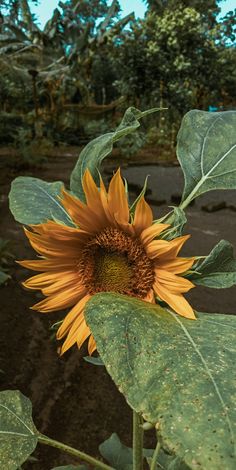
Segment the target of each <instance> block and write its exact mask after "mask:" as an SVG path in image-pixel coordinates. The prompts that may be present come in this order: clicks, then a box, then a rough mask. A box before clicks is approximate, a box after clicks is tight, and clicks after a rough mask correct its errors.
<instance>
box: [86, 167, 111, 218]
mask: <svg viewBox="0 0 236 470" xmlns="http://www.w3.org/2000/svg"><path fill="white" fill-rule="evenodd" d="M83 189H84V192H85V196H86V201H87V205H88V207H89V208H90V209H92V210H93V211H95V212H96V215H97V216H98V217H99V220H100V222H101V227H102V226H103V227H105V226H106V225H107V224H108V219H107V216H106V211H105V210H104V207H103V204H102V200H101V191H99V189H98V187H97V186H96V184H95V182H94V179H93V177H92V175H91V173H90V172H89V170H87V169H86V170H85V173H84V176H83Z"/></svg>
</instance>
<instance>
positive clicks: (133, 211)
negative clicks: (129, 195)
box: [129, 176, 148, 217]
mask: <svg viewBox="0 0 236 470" xmlns="http://www.w3.org/2000/svg"><path fill="white" fill-rule="evenodd" d="M147 183H148V176H146V178H145V181H144V185H143V189H142V191H141V192H140V194H139V195H138V197H137V198H136V199H135V201H134V202H133V204H132V206H131V207H130V208H129V212H130V215H131V216H132V217H134V214H135V209H136V206H137V204H138V202H139V201H140V199H141V198H142V197H144V196H145V193H146V190H147Z"/></svg>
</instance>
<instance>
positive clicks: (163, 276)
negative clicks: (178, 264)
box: [155, 268, 195, 294]
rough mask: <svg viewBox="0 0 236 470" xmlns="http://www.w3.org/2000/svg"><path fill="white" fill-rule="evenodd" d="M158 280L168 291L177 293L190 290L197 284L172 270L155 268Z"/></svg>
mask: <svg viewBox="0 0 236 470" xmlns="http://www.w3.org/2000/svg"><path fill="white" fill-rule="evenodd" d="M155 274H156V280H157V281H158V282H159V283H160V284H162V285H163V286H164V287H165V288H166V289H167V290H168V291H170V292H173V293H175V294H178V293H182V292H188V291H189V290H190V289H192V288H193V287H195V285H194V284H193V283H192V282H191V281H189V280H188V279H185V278H184V277H181V276H176V274H173V273H171V272H168V271H165V270H164V269H159V268H156V269H155Z"/></svg>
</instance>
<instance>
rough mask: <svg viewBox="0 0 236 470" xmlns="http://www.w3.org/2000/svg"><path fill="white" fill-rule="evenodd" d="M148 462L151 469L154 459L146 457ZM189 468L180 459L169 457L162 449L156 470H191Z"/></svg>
mask: <svg viewBox="0 0 236 470" xmlns="http://www.w3.org/2000/svg"><path fill="white" fill-rule="evenodd" d="M146 460H147V462H148V465H149V467H150V468H151V462H152V458H151V457H146ZM189 468H190V467H189V466H187V465H185V464H184V463H183V461H182V460H181V459H180V458H179V457H173V456H172V455H168V454H166V453H165V452H163V450H162V449H160V451H159V453H158V458H157V464H156V468H155V470H189Z"/></svg>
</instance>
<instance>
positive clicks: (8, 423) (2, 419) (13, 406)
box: [0, 390, 37, 470]
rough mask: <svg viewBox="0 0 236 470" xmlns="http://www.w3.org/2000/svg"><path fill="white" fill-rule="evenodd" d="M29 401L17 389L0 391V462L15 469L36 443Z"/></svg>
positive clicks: (9, 469) (11, 469) (8, 469)
mask: <svg viewBox="0 0 236 470" xmlns="http://www.w3.org/2000/svg"><path fill="white" fill-rule="evenodd" d="M31 414H32V407H31V403H30V401H29V400H28V399H27V398H26V397H24V396H23V395H22V394H21V393H20V392H18V391H10V390H8V391H4V392H0V423H1V424H0V437H1V439H0V442H1V445H0V462H1V465H2V467H3V468H4V469H5V470H14V469H17V468H18V467H19V466H20V465H21V464H22V463H24V462H25V460H26V459H27V458H28V457H29V455H30V454H31V453H32V452H33V451H34V449H35V447H36V445H37V437H36V435H35V433H36V429H35V427H34V424H33V421H32V418H31Z"/></svg>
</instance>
